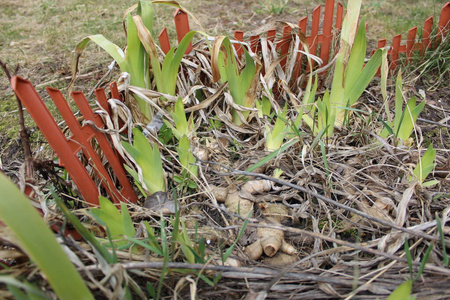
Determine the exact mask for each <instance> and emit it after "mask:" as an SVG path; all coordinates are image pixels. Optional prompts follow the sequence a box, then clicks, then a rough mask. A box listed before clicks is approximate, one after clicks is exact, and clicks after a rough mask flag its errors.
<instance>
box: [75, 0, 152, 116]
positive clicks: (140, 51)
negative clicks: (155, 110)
mask: <svg viewBox="0 0 450 300" xmlns="http://www.w3.org/2000/svg"><path fill="white" fill-rule="evenodd" d="M137 14H138V15H137V16H136V17H138V18H139V19H140V20H141V22H142V23H141V24H139V25H142V26H144V27H146V28H148V29H149V30H150V31H152V30H153V14H154V12H153V6H152V4H151V2H149V1H143V0H141V1H139V4H138V6H137ZM125 23H126V27H127V32H126V34H127V48H126V51H125V52H124V51H123V50H122V49H121V48H120V47H119V46H117V45H116V44H114V43H113V42H111V41H109V40H108V39H107V38H106V37H104V36H103V35H102V34H96V35H91V36H88V37H86V38H84V39H83V40H82V41H81V42H79V43H78V45H77V46H76V48H75V50H74V51H73V52H74V55H73V57H72V74H73V78H75V75H76V73H77V72H78V61H79V58H80V56H81V54H82V52H83V51H84V49H85V48H86V46H87V45H88V43H89V42H90V41H93V42H94V43H96V44H97V45H98V46H100V47H101V48H103V49H104V50H105V51H106V52H107V53H108V54H109V55H110V56H111V57H112V58H113V59H114V60H115V61H116V62H117V64H118V65H119V67H120V70H121V71H122V72H127V73H128V74H130V84H131V85H134V86H138V87H142V88H149V87H150V77H149V59H148V55H147V53H146V51H145V48H144V46H143V45H142V44H141V42H140V40H139V36H138V34H139V32H138V27H137V26H136V25H137V24H135V22H134V17H132V16H131V13H130V12H128V13H127V14H126V16H125ZM156 57H157V56H156ZM72 81H73V80H72ZM72 83H73V82H72ZM72 83H71V85H72ZM136 100H137V103H138V105H139V109H140V110H141V111H142V113H143V115H144V116H145V117H146V118H147V119H148V120H151V116H152V111H151V108H150V106H149V104H148V103H147V102H146V101H145V100H143V99H140V98H139V97H136Z"/></svg>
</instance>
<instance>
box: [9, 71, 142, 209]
mask: <svg viewBox="0 0 450 300" xmlns="http://www.w3.org/2000/svg"><path fill="white" fill-rule="evenodd" d="M11 85H12V88H13V90H14V92H15V93H16V95H17V97H18V98H19V100H20V101H21V102H22V103H23V104H24V106H25V107H26V108H27V110H28V112H29V113H30V115H31V116H32V118H33V119H34V121H35V122H36V124H37V126H38V127H39V129H40V130H41V132H42V134H43V135H44V137H45V138H46V140H47V141H48V143H49V144H50V146H51V147H52V149H53V151H55V153H56V155H57V156H58V158H59V160H60V165H61V166H63V167H65V169H66V170H67V172H68V173H69V174H70V176H71V178H72V179H73V181H74V183H75V184H76V186H77V188H78V190H79V191H80V193H81V195H82V196H83V198H84V200H86V201H87V202H88V203H89V204H90V205H98V204H99V200H98V197H99V195H100V191H99V188H100V187H98V186H97V184H96V182H95V181H94V179H93V178H91V174H94V178H95V179H97V182H100V186H101V187H102V188H103V189H104V190H105V191H106V193H108V195H109V196H110V198H111V199H112V200H113V201H114V202H116V203H117V202H120V201H124V202H133V203H136V202H137V200H138V197H137V195H136V193H135V191H134V190H133V188H132V186H131V184H130V182H129V181H128V178H127V176H126V174H125V171H124V168H123V166H122V162H121V160H120V156H119V155H117V153H116V151H115V150H114V149H113V148H112V146H111V144H110V142H109V140H108V138H107V136H106V134H105V133H103V132H101V131H99V130H97V129H96V128H94V127H92V126H90V125H87V124H84V125H81V124H80V123H79V121H78V120H77V119H76V118H75V116H74V114H73V112H72V110H71V109H70V107H69V105H68V104H67V101H66V100H65V99H64V97H63V95H62V93H61V92H60V91H59V90H57V89H54V88H49V87H47V92H48V94H49V95H50V97H51V98H52V100H53V102H54V103H55V105H56V107H57V109H58V110H59V112H60V114H61V116H62V117H63V118H64V120H65V122H66V125H67V126H68V128H69V130H70V132H71V136H69V137H66V136H65V134H64V133H63V131H62V130H61V129H60V128H59V126H58V124H57V123H56V121H55V119H54V118H53V116H52V114H51V113H50V111H49V110H48V108H47V107H46V106H45V104H44V102H43V101H42V99H41V97H39V94H38V93H37V92H36V90H35V89H34V87H33V86H32V84H31V83H30V82H29V81H27V80H25V79H23V78H20V77H17V76H15V77H13V78H12V80H11ZM110 89H111V95H112V98H114V99H121V96H120V94H119V92H118V90H117V85H116V84H115V83H113V84H111V86H110ZM95 95H96V97H97V100H98V102H99V104H100V105H101V106H102V107H103V108H104V109H106V110H107V111H108V112H109V108H108V102H107V97H106V95H105V92H104V90H103V89H97V90H96V91H95ZM72 98H73V99H74V100H75V103H76V104H77V106H78V109H79V110H80V111H81V114H82V115H83V117H84V120H88V121H91V122H93V123H94V124H95V126H96V127H97V128H103V127H104V123H103V120H102V119H101V117H100V116H99V115H96V114H94V113H93V111H92V109H91V108H90V106H89V103H88V102H87V100H86V98H85V97H84V95H83V93H81V92H73V93H72ZM99 152H100V153H99ZM101 154H103V157H104V158H106V161H107V165H108V166H109V168H110V170H109V168H108V167H107V166H105V163H104V162H102V158H101V157H100V156H101ZM80 159H82V160H84V162H82V161H81V160H80ZM110 174H114V176H111V175H110ZM113 177H115V178H116V179H114V178H113ZM118 186H121V189H120V190H119V189H118Z"/></svg>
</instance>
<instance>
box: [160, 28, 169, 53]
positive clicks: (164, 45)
mask: <svg viewBox="0 0 450 300" xmlns="http://www.w3.org/2000/svg"><path fill="white" fill-rule="evenodd" d="M158 39H159V44H160V45H161V50H162V51H163V52H164V53H165V54H167V53H168V52H169V50H170V48H171V47H170V41H169V34H168V33H167V28H164V29H163V30H161V32H160V33H159V35H158Z"/></svg>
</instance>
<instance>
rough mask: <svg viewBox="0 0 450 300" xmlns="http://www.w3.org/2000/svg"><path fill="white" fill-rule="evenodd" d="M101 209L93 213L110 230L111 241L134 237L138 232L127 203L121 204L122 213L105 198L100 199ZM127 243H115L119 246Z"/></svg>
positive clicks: (95, 209) (94, 209)
mask: <svg viewBox="0 0 450 300" xmlns="http://www.w3.org/2000/svg"><path fill="white" fill-rule="evenodd" d="M99 202H100V208H92V209H91V213H92V214H93V215H94V216H95V217H96V218H98V219H100V220H102V221H103V222H104V223H105V224H106V226H107V227H108V229H109V233H110V234H111V236H110V238H111V239H120V238H123V237H124V236H134V235H135V234H136V231H135V229H134V225H133V222H132V220H131V217H130V213H129V212H128V208H127V206H126V204H125V203H123V202H122V203H120V209H121V212H122V213H120V211H119V210H118V209H117V207H116V206H115V205H114V204H113V203H112V202H111V201H109V200H108V199H107V198H105V197H99ZM127 243H128V242H127V241H120V242H115V245H117V246H123V245H126V244H127Z"/></svg>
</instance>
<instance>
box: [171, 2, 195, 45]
mask: <svg viewBox="0 0 450 300" xmlns="http://www.w3.org/2000/svg"><path fill="white" fill-rule="evenodd" d="M174 20H175V28H176V30H177V38H178V43H180V42H181V40H182V39H183V38H184V36H185V35H186V34H188V32H189V31H190V30H191V29H190V27H189V18H188V15H187V13H186V12H184V11H182V10H181V9H179V8H178V9H177V10H176V11H175V14H174ZM191 51H192V43H189V46H188V47H187V49H186V52H185V54H189V53H190V52H191Z"/></svg>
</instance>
